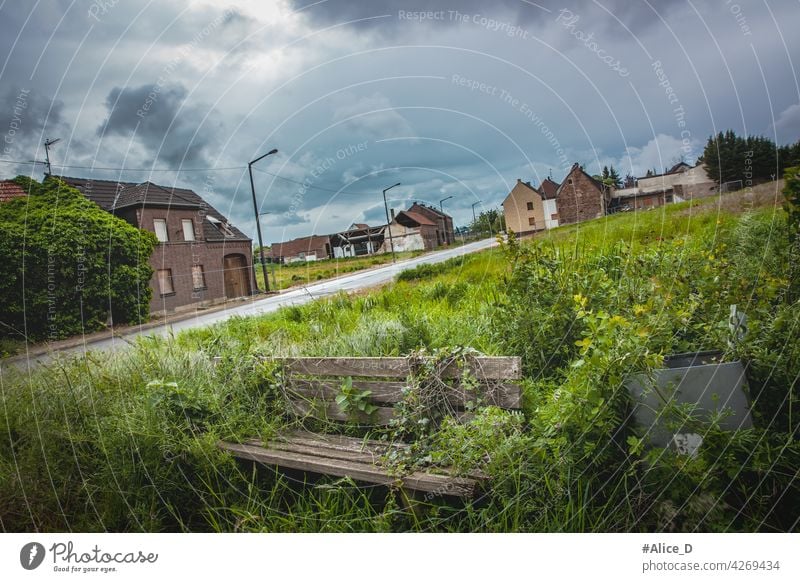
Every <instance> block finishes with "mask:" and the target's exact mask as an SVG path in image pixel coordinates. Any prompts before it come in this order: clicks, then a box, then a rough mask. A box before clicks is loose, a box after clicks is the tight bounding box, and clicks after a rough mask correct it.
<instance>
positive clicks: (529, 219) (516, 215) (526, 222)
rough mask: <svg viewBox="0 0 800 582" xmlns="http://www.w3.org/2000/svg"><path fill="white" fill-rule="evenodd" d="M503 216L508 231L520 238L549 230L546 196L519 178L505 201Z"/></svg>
mask: <svg viewBox="0 0 800 582" xmlns="http://www.w3.org/2000/svg"><path fill="white" fill-rule="evenodd" d="M553 202H555V199H553ZM503 214H504V215H505V219H506V229H508V230H510V231H513V232H515V233H516V234H517V235H520V236H524V235H526V234H532V233H534V232H536V231H537V230H543V229H545V228H547V223H546V220H547V218H546V217H547V214H546V213H545V205H544V196H543V195H542V193H541V192H540V191H539V190H538V189H537V188H534V187H533V186H531V183H530V182H523V181H522V180H520V179H519V178H517V183H516V184H514V187H513V188H512V189H511V192H509V193H508V196H506V198H505V200H503ZM551 214H552V213H551Z"/></svg>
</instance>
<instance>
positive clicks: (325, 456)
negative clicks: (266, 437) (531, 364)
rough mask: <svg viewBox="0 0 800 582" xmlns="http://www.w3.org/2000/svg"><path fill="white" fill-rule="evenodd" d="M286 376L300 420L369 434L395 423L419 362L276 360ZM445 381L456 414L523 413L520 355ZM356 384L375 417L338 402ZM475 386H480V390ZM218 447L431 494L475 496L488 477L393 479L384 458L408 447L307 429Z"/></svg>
mask: <svg viewBox="0 0 800 582" xmlns="http://www.w3.org/2000/svg"><path fill="white" fill-rule="evenodd" d="M277 362H278V364H279V369H281V370H282V374H283V386H282V388H283V391H284V395H285V397H286V401H287V405H288V409H289V412H290V413H291V414H294V415H297V416H298V417H300V418H313V419H315V420H327V421H333V422H350V423H353V424H357V425H360V426H362V427H363V428H365V429H367V428H370V427H386V426H389V425H390V423H391V421H392V419H393V418H395V417H396V416H397V407H396V406H395V405H396V404H397V403H399V402H401V401H402V400H403V396H404V388H406V386H408V378H409V377H410V375H412V374H414V373H415V370H416V369H418V368H415V366H418V365H419V363H420V362H419V360H414V361H412V360H409V359H407V358H282V359H278V360H277ZM464 368H467V369H468V371H469V372H468V376H469V377H470V378H472V379H473V380H474V381H473V383H472V385H471V386H467V387H465V386H463V385H462V382H461V381H460V380H459V379H460V378H462V377H463V375H464ZM438 377H439V378H441V379H442V381H443V382H444V385H445V388H444V390H443V394H446V399H447V403H448V409H449V410H450V411H451V412H452V413H453V414H455V415H457V416H462V417H464V416H468V415H469V412H468V410H467V408H469V407H470V406H469V404H471V403H473V402H475V401H478V402H479V403H480V404H481V405H494V406H498V407H501V408H505V409H519V408H521V392H520V387H519V385H518V384H517V383H516V382H515V380H519V378H520V377H521V370H520V359H519V358H518V357H483V356H470V357H468V358H467V359H466V360H465V361H462V362H460V363H458V362H453V363H451V364H448V365H446V366H444V368H442V369H441V370H438ZM348 378H350V379H351V381H352V387H353V389H354V390H355V391H356V392H358V393H361V394H363V393H364V391H367V390H369V391H370V394H369V395H368V396H366V397H365V398H368V399H369V403H370V404H371V405H372V406H375V407H376V408H375V409H374V410H373V411H372V413H371V414H366V413H364V412H358V411H356V412H355V413H354V412H353V411H352V410H348V411H344V410H342V406H340V405H339V404H337V402H336V397H337V396H339V395H340V394H342V385H343V383H345V382H350V380H347V379H348ZM476 383H477V386H476ZM219 446H220V447H221V448H222V449H223V450H226V451H228V452H230V453H231V454H233V455H234V456H236V457H238V458H241V459H247V460H250V461H256V462H259V463H262V464H264V465H269V466H274V467H281V468H287V469H296V470H300V471H307V472H312V473H318V474H322V475H331V476H336V477H349V478H351V479H353V480H355V481H361V482H365V483H373V484H378V485H386V486H390V487H399V488H402V489H405V490H409V491H412V492H414V491H418V492H424V493H427V494H430V495H447V496H454V497H470V496H473V495H474V494H475V493H476V491H477V490H478V489H479V488H480V486H481V482H482V481H483V479H484V477H482V476H481V475H479V474H475V475H470V476H467V477H465V476H457V475H453V474H449V472H448V471H447V469H446V468H444V469H442V468H441V467H439V468H437V469H436V472H434V470H420V471H415V472H412V473H410V474H404V475H399V476H398V475H393V474H391V471H389V470H388V469H387V467H386V466H385V465H384V464H383V463H382V461H381V459H382V458H383V457H384V455H385V454H386V453H387V452H389V451H390V449H391V447H396V448H397V449H398V450H400V449H403V448H405V447H408V446H409V443H387V442H385V441H379V440H368V439H365V438H356V437H349V436H343V435H337V434H323V433H318V432H309V431H307V430H294V431H287V432H285V433H282V434H280V435H278V436H277V437H275V438H273V439H271V440H270V441H269V442H267V443H262V442H261V441H259V440H250V441H246V442H244V443H230V442H221V443H220V444H219Z"/></svg>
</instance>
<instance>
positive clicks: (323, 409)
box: [289, 399, 395, 427]
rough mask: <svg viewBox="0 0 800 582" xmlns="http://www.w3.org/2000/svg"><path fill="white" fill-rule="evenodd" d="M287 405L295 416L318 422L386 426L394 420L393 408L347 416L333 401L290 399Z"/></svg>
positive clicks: (381, 407)
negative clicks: (313, 419)
mask: <svg viewBox="0 0 800 582" xmlns="http://www.w3.org/2000/svg"><path fill="white" fill-rule="evenodd" d="M289 405H290V407H291V410H292V412H293V413H294V414H295V415H297V416H301V417H302V416H311V417H313V418H317V419H319V420H337V421H340V422H353V423H356V424H357V425H358V426H363V427H369V426H387V425H388V424H389V421H390V420H391V419H392V418H394V416H395V410H394V408H390V407H385V406H380V407H378V409H377V410H375V411H374V412H373V413H372V414H370V415H367V414H364V413H362V412H358V413H357V414H356V413H354V414H352V415H351V414H348V413H346V412H342V409H341V408H339V405H338V404H336V402H333V401H325V400H298V399H290V400H289Z"/></svg>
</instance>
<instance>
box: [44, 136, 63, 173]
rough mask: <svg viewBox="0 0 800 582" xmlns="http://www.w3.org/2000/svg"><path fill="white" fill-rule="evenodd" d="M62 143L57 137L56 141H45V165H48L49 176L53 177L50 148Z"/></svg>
mask: <svg viewBox="0 0 800 582" xmlns="http://www.w3.org/2000/svg"><path fill="white" fill-rule="evenodd" d="M60 141H61V138H60V137H57V138H55V139H46V140H44V156H45V159H46V160H47V161H46V162H45V163H46V164H47V175H48V176H51V175H52V171H51V170H50V146H51V145H55V144H57V143H58V142H60Z"/></svg>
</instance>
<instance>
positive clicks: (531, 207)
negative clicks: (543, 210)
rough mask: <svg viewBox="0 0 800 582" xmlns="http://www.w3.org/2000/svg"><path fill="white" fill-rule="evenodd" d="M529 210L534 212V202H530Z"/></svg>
mask: <svg viewBox="0 0 800 582" xmlns="http://www.w3.org/2000/svg"><path fill="white" fill-rule="evenodd" d="M528 210H533V202H528Z"/></svg>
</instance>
